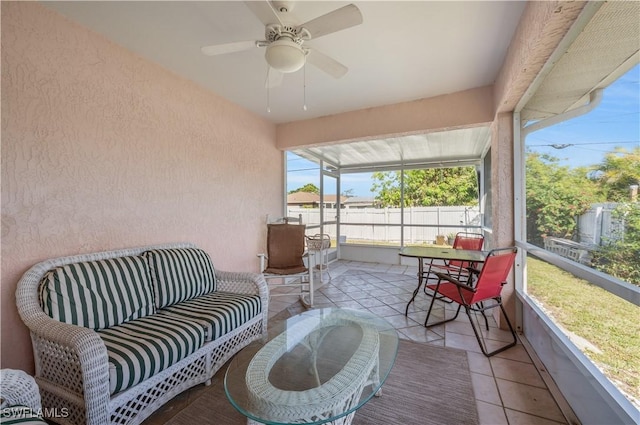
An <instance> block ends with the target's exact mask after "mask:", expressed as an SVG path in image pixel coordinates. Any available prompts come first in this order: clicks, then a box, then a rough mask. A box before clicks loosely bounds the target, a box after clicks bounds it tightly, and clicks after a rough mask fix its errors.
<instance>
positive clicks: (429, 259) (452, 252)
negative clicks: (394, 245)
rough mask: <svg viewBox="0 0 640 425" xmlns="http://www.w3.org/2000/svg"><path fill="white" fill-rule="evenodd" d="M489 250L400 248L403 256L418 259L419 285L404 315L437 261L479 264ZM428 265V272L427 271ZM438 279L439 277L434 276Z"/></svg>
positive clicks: (436, 246)
mask: <svg viewBox="0 0 640 425" xmlns="http://www.w3.org/2000/svg"><path fill="white" fill-rule="evenodd" d="M488 253H489V251H478V250H472V249H458V248H452V247H446V246H440V245H431V246H407V247H404V248H402V249H401V250H400V256H401V257H409V258H416V259H417V260H418V286H417V287H416V289H415V290H414V291H413V295H412V297H411V299H410V300H409V302H408V303H407V307H406V308H405V311H404V315H405V316H407V315H408V313H409V306H410V305H411V303H412V302H414V301H415V299H416V295H418V292H420V288H421V287H422V284H423V282H424V284H425V285H426V284H427V283H428V281H429V278H430V274H431V270H432V267H433V266H434V265H436V263H434V262H435V261H444V262H449V261H462V262H465V263H468V264H470V265H472V266H474V267H475V266H477V265H478V264H481V263H483V262H484V260H485V258H486V257H487V255H488ZM425 265H426V268H427V270H426V272H425ZM432 278H433V279H437V277H435V276H434V277H432Z"/></svg>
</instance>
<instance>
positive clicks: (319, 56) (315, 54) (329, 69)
mask: <svg viewBox="0 0 640 425" xmlns="http://www.w3.org/2000/svg"><path fill="white" fill-rule="evenodd" d="M307 62H309V63H310V64H312V65H315V66H317V67H318V68H320V69H321V70H322V71H324V72H326V73H327V74H329V75H331V76H332V77H334V78H341V77H343V76H344V74H346V73H347V71H349V68H347V67H346V66H344V65H343V64H341V63H340V62H338V61H337V60H335V59H333V58H331V57H329V56H327V55H325V54H324V53H321V52H319V51H317V50H316V49H309V53H308V54H307Z"/></svg>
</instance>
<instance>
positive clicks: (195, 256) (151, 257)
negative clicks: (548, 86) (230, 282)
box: [143, 248, 216, 308]
mask: <svg viewBox="0 0 640 425" xmlns="http://www.w3.org/2000/svg"><path fill="white" fill-rule="evenodd" d="M143 256H144V257H145V258H146V259H147V260H148V262H149V269H150V270H151V280H152V282H153V286H154V290H155V299H156V307H157V308H162V307H167V306H170V305H173V304H176V303H179V302H181V301H185V300H190V299H192V298H195V297H198V296H200V295H203V294H208V293H210V292H213V291H215V290H216V275H215V270H214V268H213V264H212V263H211V258H210V257H209V254H207V253H206V252H204V251H203V250H201V249H197V248H174V249H155V250H152V251H146V252H145V253H144V254H143Z"/></svg>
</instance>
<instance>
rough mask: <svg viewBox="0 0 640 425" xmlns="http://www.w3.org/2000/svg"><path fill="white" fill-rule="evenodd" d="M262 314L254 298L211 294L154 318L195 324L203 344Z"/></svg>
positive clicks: (171, 307)
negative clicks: (184, 320)
mask: <svg viewBox="0 0 640 425" xmlns="http://www.w3.org/2000/svg"><path fill="white" fill-rule="evenodd" d="M261 312H262V304H261V301H260V297H259V296H258V295H243V294H235V293H231V292H221V291H217V292H213V293H211V294H207V295H203V296H201V297H198V298H195V299H192V300H189V301H185V302H182V303H180V304H175V305H172V306H170V307H167V308H163V309H161V310H158V313H157V314H158V315H161V316H165V317H170V318H172V319H173V318H186V319H188V320H193V321H195V322H197V323H199V324H200V325H201V326H202V327H203V329H204V330H205V338H206V341H213V340H215V339H217V338H220V337H221V336H223V335H225V334H227V333H229V332H231V331H233V330H234V329H236V328H237V327H239V326H241V325H243V324H244V323H246V322H247V321H249V320H251V319H253V318H254V317H256V316H257V315H259V314H260V313H261Z"/></svg>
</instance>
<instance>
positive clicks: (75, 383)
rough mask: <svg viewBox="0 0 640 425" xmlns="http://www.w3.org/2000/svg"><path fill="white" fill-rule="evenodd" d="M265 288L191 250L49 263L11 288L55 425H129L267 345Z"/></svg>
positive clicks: (164, 248) (153, 249) (258, 279)
mask: <svg viewBox="0 0 640 425" xmlns="http://www.w3.org/2000/svg"><path fill="white" fill-rule="evenodd" d="M268 297H269V294H268V288H267V285H266V283H265V281H264V278H263V277H262V275H260V274H254V273H232V272H223V271H219V270H214V268H213V265H212V264H211V259H210V258H209V256H208V255H207V254H206V253H205V252H204V251H202V250H200V249H198V248H197V247H195V246H194V245H192V244H170V245H158V246H147V247H140V248H132V249H122V250H117V251H109V252H100V253H94V254H85V255H77V256H73V257H64V258H56V259H50V260H47V261H43V262H41V263H38V264H36V265H34V266H33V267H32V268H31V269H29V270H28V271H27V272H26V273H25V274H24V276H23V277H22V279H21V280H20V281H19V283H18V289H17V292H16V298H17V305H18V311H19V313H20V316H21V318H22V320H23V321H24V323H25V324H26V325H27V327H28V328H29V330H30V332H31V339H32V343H33V352H34V358H35V367H36V373H35V378H36V381H37V382H38V385H39V387H40V393H41V396H42V405H43V408H44V410H45V412H46V411H47V407H52V408H53V407H55V408H57V409H61V408H64V409H65V410H64V411H65V412H68V413H67V414H66V415H64V417H51V418H48V419H50V420H53V421H55V422H59V423H73V424H80V423H87V424H96V425H98V424H99V425H103V424H137V423H140V422H142V421H143V420H144V419H145V418H147V417H148V416H149V415H150V414H151V413H153V412H154V411H155V410H157V409H158V408H159V407H160V406H162V405H163V404H164V403H166V402H167V401H168V400H170V399H171V398H173V397H174V396H175V395H177V394H179V393H180V392H182V391H184V390H185V389H187V388H190V387H192V386H194V385H197V384H200V383H203V382H204V383H206V384H209V383H210V380H211V377H212V376H213V375H214V374H215V372H216V371H217V370H218V369H219V368H220V367H221V366H222V365H223V364H224V363H225V362H226V361H227V360H228V359H229V358H230V357H232V356H233V355H234V354H235V353H237V352H238V351H239V350H240V349H242V348H243V347H244V346H246V345H247V344H249V343H250V342H251V341H254V340H256V339H259V338H262V337H264V336H266V327H267V317H268V316H267V313H268V312H267V308H268V299H269V298H268Z"/></svg>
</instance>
